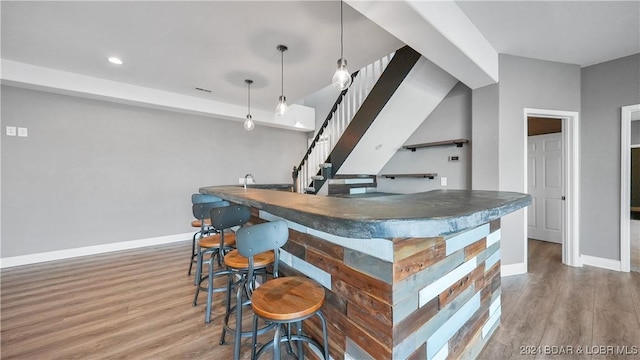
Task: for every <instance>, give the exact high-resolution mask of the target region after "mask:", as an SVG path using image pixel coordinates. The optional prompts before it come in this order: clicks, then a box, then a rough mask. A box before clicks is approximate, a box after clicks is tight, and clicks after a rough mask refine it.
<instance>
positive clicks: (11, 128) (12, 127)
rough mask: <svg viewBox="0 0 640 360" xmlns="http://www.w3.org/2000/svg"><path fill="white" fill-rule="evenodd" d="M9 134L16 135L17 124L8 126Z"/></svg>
mask: <svg viewBox="0 0 640 360" xmlns="http://www.w3.org/2000/svg"><path fill="white" fill-rule="evenodd" d="M7 136H16V127H15V126H7Z"/></svg>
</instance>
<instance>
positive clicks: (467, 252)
mask: <svg viewBox="0 0 640 360" xmlns="http://www.w3.org/2000/svg"><path fill="white" fill-rule="evenodd" d="M486 248H487V238H482V239H480V240H478V241H476V242H474V243H473V244H471V245H468V246H466V247H465V248H464V260H465V261H466V260H469V259H471V258H472V257H474V256H476V255H478V254H479V253H481V252H482V251H483V250H485V249H486Z"/></svg>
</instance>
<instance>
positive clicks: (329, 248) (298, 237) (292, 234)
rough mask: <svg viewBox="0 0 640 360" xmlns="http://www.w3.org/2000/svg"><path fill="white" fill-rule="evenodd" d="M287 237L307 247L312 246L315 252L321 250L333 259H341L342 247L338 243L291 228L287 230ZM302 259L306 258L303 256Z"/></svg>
mask: <svg viewBox="0 0 640 360" xmlns="http://www.w3.org/2000/svg"><path fill="white" fill-rule="evenodd" d="M289 238H290V239H291V240H293V241H295V242H297V243H300V244H304V246H305V247H306V248H308V249H309V248H313V249H314V250H315V251H316V252H321V253H323V254H325V255H327V256H329V257H331V258H333V259H336V260H339V261H342V257H343V253H344V248H343V247H342V246H340V245H336V244H332V243H330V242H328V241H326V240H323V239H320V238H318V237H315V236H313V235H309V234H303V233H301V232H299V231H295V230H291V229H290V230H289ZM302 259H303V260H306V259H305V258H302Z"/></svg>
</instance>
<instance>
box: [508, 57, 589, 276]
mask: <svg viewBox="0 0 640 360" xmlns="http://www.w3.org/2000/svg"><path fill="white" fill-rule="evenodd" d="M499 61H500V84H499V118H500V120H499V144H498V147H499V188H500V190H502V191H517V192H523V193H525V192H527V189H526V187H525V155H526V153H525V151H526V139H525V138H526V136H525V133H526V126H525V124H526V122H525V119H524V112H523V111H524V109H525V108H536V109H548V110H564V111H580V67H579V66H578V65H570V64H561V63H556V62H551V61H542V60H535V59H528V58H522V57H517V56H511V55H500V58H499ZM583 146H585V145H584V143H583ZM583 159H584V158H583ZM525 214H526V213H525V211H524V210H520V211H517V212H515V213H512V214H510V215H507V216H506V217H505V218H504V219H503V222H502V245H501V252H502V264H503V265H509V264H516V263H522V262H525V258H524V246H525V245H526V225H527V224H526V217H525Z"/></svg>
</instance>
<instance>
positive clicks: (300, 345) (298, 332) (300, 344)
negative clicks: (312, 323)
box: [296, 321, 304, 360]
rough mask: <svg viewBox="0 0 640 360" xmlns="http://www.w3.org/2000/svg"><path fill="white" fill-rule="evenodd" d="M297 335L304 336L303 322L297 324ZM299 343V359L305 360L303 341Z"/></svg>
mask: <svg viewBox="0 0 640 360" xmlns="http://www.w3.org/2000/svg"><path fill="white" fill-rule="evenodd" d="M296 333H297V334H298V335H299V336H302V321H297V322H296ZM297 343H298V359H300V360H304V350H303V349H302V341H297Z"/></svg>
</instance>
